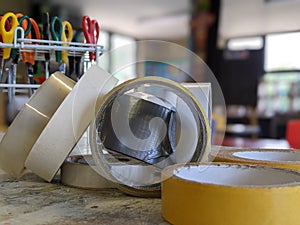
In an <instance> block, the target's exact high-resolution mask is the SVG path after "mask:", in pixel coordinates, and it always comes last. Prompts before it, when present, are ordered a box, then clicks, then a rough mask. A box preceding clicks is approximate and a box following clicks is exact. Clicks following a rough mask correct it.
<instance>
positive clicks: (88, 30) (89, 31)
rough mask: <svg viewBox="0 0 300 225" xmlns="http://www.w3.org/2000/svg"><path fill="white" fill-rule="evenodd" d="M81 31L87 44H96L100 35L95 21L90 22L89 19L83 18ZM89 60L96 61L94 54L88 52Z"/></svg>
mask: <svg viewBox="0 0 300 225" xmlns="http://www.w3.org/2000/svg"><path fill="white" fill-rule="evenodd" d="M82 30H83V33H84V37H85V39H86V41H87V43H89V44H97V42H98V39H99V35H100V26H99V24H98V22H97V21H96V20H91V18H90V17H88V16H83V17H82ZM90 60H91V61H93V60H96V53H95V52H90Z"/></svg>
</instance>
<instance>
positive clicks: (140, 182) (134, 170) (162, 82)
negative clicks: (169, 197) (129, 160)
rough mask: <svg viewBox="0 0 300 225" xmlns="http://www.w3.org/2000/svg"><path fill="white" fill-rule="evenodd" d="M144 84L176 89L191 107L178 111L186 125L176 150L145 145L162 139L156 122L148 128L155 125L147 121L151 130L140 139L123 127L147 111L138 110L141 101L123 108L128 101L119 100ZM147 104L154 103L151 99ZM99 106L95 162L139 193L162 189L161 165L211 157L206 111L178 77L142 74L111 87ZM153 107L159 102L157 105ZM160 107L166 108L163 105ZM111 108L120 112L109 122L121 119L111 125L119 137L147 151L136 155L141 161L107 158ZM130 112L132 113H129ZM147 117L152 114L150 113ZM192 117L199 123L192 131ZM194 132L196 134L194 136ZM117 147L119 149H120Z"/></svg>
mask: <svg viewBox="0 0 300 225" xmlns="http://www.w3.org/2000/svg"><path fill="white" fill-rule="evenodd" d="M144 87H147V90H149V89H152V90H155V93H157V92H158V93H159V92H160V91H161V89H162V90H163V91H164V92H171V93H175V94H176V96H177V97H178V98H181V104H183V103H185V104H186V105H187V107H186V108H185V109H186V110H185V111H184V112H183V113H182V114H180V115H176V118H177V119H178V117H179V118H180V122H181V127H182V128H183V129H182V131H181V132H180V133H179V134H181V136H180V137H179V138H178V139H177V140H175V141H174V142H173V143H175V144H176V151H170V152H167V151H163V153H164V155H163V154H162V153H161V152H158V151H156V150H157V148H152V149H151V148H144V147H145V146H149V145H147V144H148V143H150V142H151V141H153V140H154V141H153V142H155V143H159V141H156V140H157V136H156V135H155V134H157V133H156V132H155V131H156V129H157V127H155V126H154V127H153V128H152V129H150V128H149V129H148V127H150V126H151V125H150V122H147V124H146V125H145V126H144V127H143V129H144V130H147V132H148V130H149V132H148V133H149V134H148V136H147V137H146V138H145V137H143V138H140V139H139V140H136V139H137V138H136V136H138V135H132V128H131V130H130V129H128V130H129V131H128V132H127V133H126V132H125V131H123V128H124V127H125V126H126V125H128V124H130V122H131V121H130V120H129V119H130V118H131V117H130V116H132V115H138V114H139V113H140V114H144V112H143V111H142V110H139V111H134V110H136V109H137V108H139V106H140V104H133V107H132V108H131V109H130V110H125V111H122V110H123V109H124V108H126V104H125V106H123V105H122V104H121V103H119V102H120V101H121V100H120V101H119V99H122V97H124V96H125V95H126V94H127V93H131V92H132V91H135V90H138V91H139V92H140V91H142V90H143V88H144ZM146 93H147V94H152V93H149V92H146ZM132 100H133V99H131V100H130V101H127V102H130V103H131V102H133V101H132ZM116 102H117V106H116V108H115V109H111V110H110V108H112V107H113V106H112V105H114V104H115V103H116ZM118 103H119V105H118ZM144 103H145V102H143V104H144ZM144 105H150V103H147V104H144ZM98 106H99V107H97V109H98V113H97V117H96V120H95V121H94V122H92V124H91V130H90V135H91V136H90V143H91V148H92V154H93V158H94V159H95V163H96V164H97V166H99V167H101V168H102V169H103V170H104V171H106V176H105V177H108V178H109V179H112V180H114V181H116V182H119V183H120V184H121V185H126V186H128V187H133V188H135V189H136V190H137V191H136V192H135V193H134V194H135V195H138V194H136V193H138V190H141V192H143V194H144V193H145V191H146V192H148V193H151V195H152V194H153V195H156V196H157V191H160V181H161V180H160V175H161V169H162V168H164V167H165V166H167V165H170V164H174V163H178V162H189V161H206V160H207V157H208V153H209V151H210V127H209V124H208V120H207V117H206V114H205V112H204V110H203V108H202V105H201V104H200V103H199V101H198V100H197V99H196V98H195V96H194V95H193V94H192V93H191V92H190V91H188V90H187V89H186V88H184V87H183V86H181V85H180V84H178V83H176V82H174V81H170V80H167V79H164V78H160V77H142V78H137V79H133V80H130V81H127V82H125V83H123V84H121V85H119V86H117V87H115V88H114V89H113V90H111V91H110V92H109V93H108V94H107V95H106V96H105V97H104V98H103V99H102V101H101V102H99V105H98ZM153 107H156V106H154V105H153ZM139 109H140V108H139ZM160 109H164V108H163V107H160ZM147 110H148V111H149V110H151V109H150V108H149V109H147ZM164 110H165V109H164ZM187 110H189V111H190V113H189V114H188V115H189V118H186V114H187ZM108 111H111V112H113V113H116V114H117V116H116V115H115V117H114V118H116V119H110V117H108V119H109V121H108V122H111V123H114V122H115V123H116V122H118V121H119V123H116V124H115V125H114V124H112V126H110V127H111V128H110V129H114V131H115V132H121V134H122V135H116V137H117V138H120V141H124V143H125V144H124V143H123V145H127V144H128V145H127V147H129V148H131V149H132V150H134V151H136V152H137V154H140V155H141V152H142V153H143V154H144V155H143V156H144V157H140V158H139V157H134V158H135V159H138V160H139V163H137V164H135V165H132V164H131V165H126V164H122V165H111V164H110V163H109V162H107V161H106V160H105V154H104V153H103V152H107V151H108V150H111V149H107V146H105V138H110V135H107V131H106V130H105V129H104V124H105V120H106V117H105V114H106V113H107V112H108ZM128 111H129V114H128ZM175 111H176V112H178V111H177V109H175ZM118 113H119V114H118ZM161 114H162V113H161ZM127 115H130V116H128V117H126V116H127ZM124 116H125V117H124ZM147 116H148V114H147ZM152 116H153V115H151V118H150V119H153V118H157V117H158V116H157V117H152ZM177 116H178V117H177ZM180 116H181V117H180ZM111 118H113V115H112V116H111ZM191 118H193V119H194V120H191ZM147 119H149V118H148V117H147ZM147 121H149V120H147ZM191 121H193V122H194V123H195V124H196V128H197V133H196V134H194V133H193V134H191V135H189V134H190V132H192V131H189V130H188V129H187V128H188V127H189V124H190V122H191ZM126 122H127V124H126ZM143 122H144V121H143ZM148 124H149V125H148ZM153 131H154V132H153ZM139 134H140V133H139ZM153 134H154V135H153ZM191 136H192V137H195V138H193V139H192V140H191V139H190V137H191ZM124 137H126V138H124ZM136 143H137V144H136ZM133 144H136V146H138V147H141V146H142V147H141V148H139V149H134V146H133ZM119 146H120V144H119ZM131 146H133V147H131ZM174 149H175V148H174ZM114 150H116V151H117V150H118V149H114ZM126 151H127V150H126ZM117 152H118V153H122V154H124V155H127V156H131V154H130V152H129V151H127V152H124V151H117ZM162 156H163V157H162ZM152 190H153V192H152ZM131 193H133V192H131Z"/></svg>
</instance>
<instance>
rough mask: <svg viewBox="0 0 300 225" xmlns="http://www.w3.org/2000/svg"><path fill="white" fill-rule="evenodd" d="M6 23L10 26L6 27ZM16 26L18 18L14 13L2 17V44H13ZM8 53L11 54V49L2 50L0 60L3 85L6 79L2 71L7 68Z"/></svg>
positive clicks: (0, 24) (0, 27)
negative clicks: (0, 58)
mask: <svg viewBox="0 0 300 225" xmlns="http://www.w3.org/2000/svg"><path fill="white" fill-rule="evenodd" d="M9 18H11V21H10V20H9ZM8 23H9V24H10V26H8ZM18 24H19V22H18V18H17V16H16V15H15V14H14V13H12V12H8V13H6V14H4V15H3V16H2V18H1V21H0V34H1V35H2V40H3V43H6V44H12V43H13V40H14V31H15V28H16V27H17V26H18ZM7 28H9V29H7ZM10 53H11V48H4V49H3V55H2V60H1V76H0V78H1V82H2V83H5V82H6V79H7V76H4V75H3V71H4V69H5V70H6V68H7V66H6V62H7V60H8V59H9V58H10Z"/></svg>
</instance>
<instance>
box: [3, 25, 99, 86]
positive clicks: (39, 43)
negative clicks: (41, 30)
mask: <svg viewBox="0 0 300 225" xmlns="http://www.w3.org/2000/svg"><path fill="white" fill-rule="evenodd" d="M18 32H20V34H21V37H20V38H18ZM0 48H17V49H19V51H20V52H25V51H26V52H29V51H35V52H36V53H48V52H50V51H51V50H52V51H53V50H54V51H69V53H68V55H69V56H84V55H85V54H86V53H87V52H95V53H96V63H97V64H98V63H99V62H100V60H99V57H100V55H101V53H103V52H104V51H105V49H104V47H103V46H102V45H98V44H88V43H79V42H64V41H54V40H40V39H27V38H25V32H24V29H23V28H22V27H17V28H15V30H14V41H13V43H12V44H7V43H2V42H0ZM39 86H40V85H33V84H1V83H0V88H38V87H39Z"/></svg>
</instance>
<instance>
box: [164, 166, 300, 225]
mask: <svg viewBox="0 0 300 225" xmlns="http://www.w3.org/2000/svg"><path fill="white" fill-rule="evenodd" d="M299 201H300V172H299V171H296V170H289V169H283V168H273V167H264V166H255V165H254V166H250V165H239V164H199V165H196V164H194V165H193V164H190V165H175V166H170V167H168V168H165V169H164V171H163V182H162V214H163V217H164V218H165V219H166V220H167V221H168V222H170V223H171V224H175V225H177V224H180V225H181V224H184V225H194V224H197V225H208V224H209V225H220V224H222V225H241V224H242V225H254V224H257V225H258V224H259V225H271V224H272V225H283V224H284V225H295V224H299V221H300V214H299V210H300V206H299Z"/></svg>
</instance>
